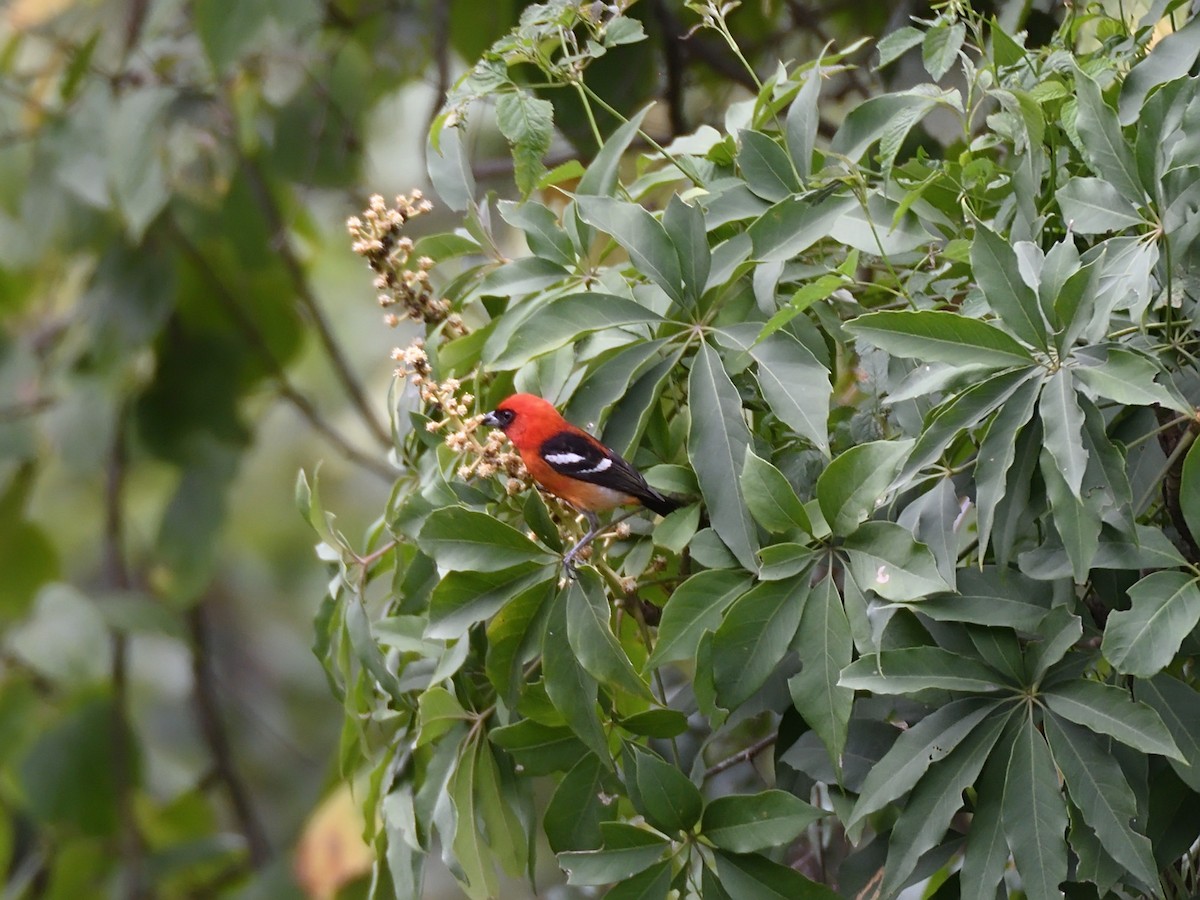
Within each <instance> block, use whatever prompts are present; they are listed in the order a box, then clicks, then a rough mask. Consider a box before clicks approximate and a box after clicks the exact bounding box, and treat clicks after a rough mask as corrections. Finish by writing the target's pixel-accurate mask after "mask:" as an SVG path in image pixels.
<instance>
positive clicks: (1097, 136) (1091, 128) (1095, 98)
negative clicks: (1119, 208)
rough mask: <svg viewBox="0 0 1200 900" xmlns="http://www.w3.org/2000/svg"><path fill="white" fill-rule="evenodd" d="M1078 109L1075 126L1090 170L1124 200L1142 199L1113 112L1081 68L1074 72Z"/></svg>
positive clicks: (1134, 166) (1142, 192) (1129, 152)
mask: <svg viewBox="0 0 1200 900" xmlns="http://www.w3.org/2000/svg"><path fill="white" fill-rule="evenodd" d="M1075 91H1076V97H1077V99H1078V101H1079V112H1078V113H1077V114H1076V116H1075V129H1076V131H1077V132H1078V133H1079V141H1080V144H1081V149H1082V151H1083V157H1084V159H1086V160H1087V161H1088V165H1089V166H1090V168H1091V169H1092V171H1093V172H1094V173H1095V174H1097V175H1099V176H1100V177H1101V178H1103V179H1104V180H1105V181H1107V182H1109V183H1110V184H1111V185H1112V186H1113V187H1114V188H1116V189H1117V191H1118V192H1119V193H1120V194H1121V196H1122V197H1124V198H1125V199H1126V200H1128V201H1130V202H1131V203H1134V204H1138V205H1140V204H1142V203H1144V202H1145V190H1144V189H1143V188H1142V185H1141V182H1140V179H1139V178H1138V172H1137V164H1136V163H1135V162H1134V159H1133V151H1132V150H1130V143H1129V141H1127V140H1126V139H1125V135H1124V134H1122V132H1121V126H1120V123H1118V122H1117V115H1116V113H1115V112H1113V111H1112V109H1111V108H1109V106H1108V105H1107V104H1106V103H1105V102H1104V98H1103V97H1102V96H1101V94H1100V86H1099V85H1098V84H1096V82H1095V81H1093V80H1092V79H1091V78H1090V77H1089V76H1088V75H1086V74H1084V73H1083V72H1082V71H1077V72H1076V74H1075Z"/></svg>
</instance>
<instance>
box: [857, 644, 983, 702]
mask: <svg viewBox="0 0 1200 900" xmlns="http://www.w3.org/2000/svg"><path fill="white" fill-rule="evenodd" d="M838 684H840V685H841V686H842V687H847V688H852V689H854V690H856V691H871V692H872V693H875V694H912V693H916V692H917V691H926V690H944V691H972V692H988V691H998V690H1001V689H1002V688H1003V687H1004V679H1003V678H1002V677H1001V676H1000V674H999V673H998V672H996V670H994V669H993V668H991V667H990V666H987V665H984V664H983V663H981V662H980V661H979V660H977V659H974V658H972V657H969V656H961V655H959V654H957V653H951V652H950V651H949V650H943V649H942V648H941V647H907V648H905V649H903V650H884V651H882V652H880V653H873V654H871V655H869V656H863V657H860V658H859V659H857V660H855V661H854V662H852V663H851V664H850V665H848V666H847V667H846V668H845V669H843V670H842V677H841V680H840V681H839V682H838Z"/></svg>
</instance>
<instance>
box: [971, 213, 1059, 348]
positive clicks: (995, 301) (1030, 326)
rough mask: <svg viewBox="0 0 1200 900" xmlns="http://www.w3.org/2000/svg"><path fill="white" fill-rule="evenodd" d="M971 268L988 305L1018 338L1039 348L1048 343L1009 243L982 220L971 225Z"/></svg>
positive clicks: (1038, 311) (1031, 293)
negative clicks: (973, 232)
mask: <svg viewBox="0 0 1200 900" xmlns="http://www.w3.org/2000/svg"><path fill="white" fill-rule="evenodd" d="M971 268H972V269H973V271H974V274H975V278H976V280H977V281H978V282H979V287H980V288H981V289H982V290H983V296H984V297H985V298H987V302H988V306H990V307H991V308H992V309H993V310H995V312H996V314H997V315H998V316H1000V318H1001V319H1002V320H1003V321H1004V324H1006V325H1007V326H1008V327H1009V328H1011V329H1012V330H1013V333H1014V334H1016V336H1017V337H1019V338H1020V339H1021V340H1023V341H1025V343H1027V344H1030V345H1032V346H1034V347H1041V348H1042V349H1043V350H1045V349H1047V348H1048V347H1049V346H1050V341H1049V339H1048V336H1047V332H1048V330H1049V329H1048V328H1047V326H1046V321H1045V319H1043V318H1042V307H1041V305H1040V304H1039V303H1038V298H1037V294H1036V293H1034V291H1033V288H1031V287H1030V286H1029V285H1027V284H1026V283H1025V282H1024V281H1022V280H1021V275H1020V271H1019V266H1018V265H1017V254H1016V252H1015V251H1014V250H1013V248H1012V244H1011V243H1010V242H1009V241H1006V240H1005V239H1004V238H1002V237H1000V235H998V234H996V233H995V232H993V231H991V230H990V229H989V228H988V227H987V226H986V225H984V224H983V223H982V222H980V223H977V224H976V225H975V240H974V242H973V243H972V244H971Z"/></svg>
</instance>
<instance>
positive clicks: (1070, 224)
mask: <svg viewBox="0 0 1200 900" xmlns="http://www.w3.org/2000/svg"><path fill="white" fill-rule="evenodd" d="M1055 196H1056V198H1057V200H1058V205H1059V208H1060V209H1061V210H1062V217H1063V223H1064V224H1065V225H1066V226H1067V228H1069V229H1070V230H1071V231H1073V232H1075V233H1076V234H1106V233H1108V232H1110V231H1121V230H1122V229H1125V228H1136V227H1137V226H1139V225H1142V224H1144V223H1143V221H1142V217H1141V216H1140V215H1138V211H1137V207H1135V206H1134V205H1133V204H1132V203H1131V202H1129V200H1127V199H1125V197H1124V196H1123V195H1122V194H1121V192H1120V191H1118V190H1117V189H1116V188H1115V187H1113V186H1112V185H1111V184H1109V183H1108V182H1107V181H1105V180H1104V179H1103V178H1084V177H1079V176H1077V177H1075V178H1072V179H1071V180H1070V181H1068V182H1067V183H1066V184H1064V185H1063V186H1062V187H1061V188H1059V189H1058V194H1056V195H1055Z"/></svg>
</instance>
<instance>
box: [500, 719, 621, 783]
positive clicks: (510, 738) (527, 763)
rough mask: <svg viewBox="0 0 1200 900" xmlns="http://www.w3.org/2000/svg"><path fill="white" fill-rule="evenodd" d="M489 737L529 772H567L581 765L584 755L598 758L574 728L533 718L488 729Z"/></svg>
mask: <svg viewBox="0 0 1200 900" xmlns="http://www.w3.org/2000/svg"><path fill="white" fill-rule="evenodd" d="M488 740H490V741H491V742H492V743H493V744H495V745H496V746H497V747H500V748H501V749H502V750H505V751H506V752H507V753H508V754H509V755H510V756H512V758H513V759H514V760H515V761H516V763H517V764H518V765H519V766H520V767H521V768H520V771H521V772H522V773H523V774H525V775H548V774H550V773H551V772H565V771H568V770H570V769H572V768H573V767H574V766H577V765H578V764H579V761H580V759H582V758H583V757H584V756H589V757H590V758H591V759H592V760H593V762H595V759H596V757H595V756H594V755H591V754H588V750H587V747H585V746H584V745H583V742H582V741H580V740H579V738H577V737H575V734H574V732H572V731H571V729H569V728H567V727H565V726H552V725H543V724H542V723H541V722H535V721H534V720H533V719H522V720H521V721H520V722H516V723H514V724H512V725H505V726H503V727H502V728H493V729H492V730H491V731H489V732H488ZM596 764H597V765H598V763H596Z"/></svg>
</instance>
